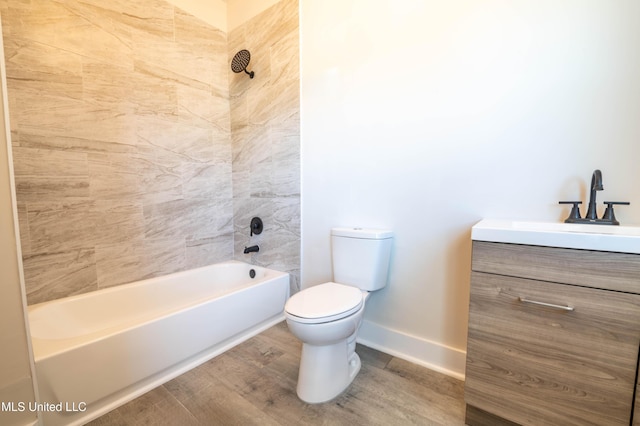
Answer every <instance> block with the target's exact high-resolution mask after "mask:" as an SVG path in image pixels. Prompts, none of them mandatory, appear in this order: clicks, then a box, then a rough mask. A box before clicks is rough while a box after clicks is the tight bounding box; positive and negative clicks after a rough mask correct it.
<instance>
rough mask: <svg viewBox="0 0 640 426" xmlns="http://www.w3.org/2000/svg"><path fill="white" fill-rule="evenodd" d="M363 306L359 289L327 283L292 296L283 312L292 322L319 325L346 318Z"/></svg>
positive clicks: (362, 297) (362, 298)
mask: <svg viewBox="0 0 640 426" xmlns="http://www.w3.org/2000/svg"><path fill="white" fill-rule="evenodd" d="M363 305H364V296H363V294H362V290H360V289H359V288H356V287H351V286H348V285H344V284H338V283H334V282H328V283H324V284H320V285H317V286H313V287H310V288H308V289H306V290H302V291H301V292H299V293H297V294H294V295H293V296H291V298H289V300H288V301H287V304H286V305H285V307H284V310H285V314H286V315H287V317H289V318H290V319H291V320H293V321H297V322H300V323H307V324H320V323H325V322H331V321H336V320H339V319H341V318H345V317H348V316H349V315H352V314H353V313H355V312H357V311H358V310H359V309H360V308H362V306H363Z"/></svg>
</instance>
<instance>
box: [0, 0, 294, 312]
mask: <svg viewBox="0 0 640 426" xmlns="http://www.w3.org/2000/svg"><path fill="white" fill-rule="evenodd" d="M0 12H1V18H2V24H3V34H4V45H5V54H6V60H7V61H6V62H7V74H8V79H7V82H8V97H9V104H10V110H9V111H10V118H11V124H12V128H11V130H12V137H13V141H12V142H13V144H14V147H15V148H14V163H15V164H14V167H15V171H16V185H17V194H18V214H19V223H20V229H21V238H22V247H23V252H24V257H25V270H28V273H26V276H27V288H28V302H29V303H36V302H39V301H44V300H50V299H54V298H58V297H64V296H67V295H70V294H77V293H81V292H86V291H92V290H95V289H96V288H98V287H106V286H112V285H117V284H122V283H125V282H131V281H135V280H138V279H141V278H147V277H152V276H157V275H161V274H166V273H170V272H175V271H179V270H182V269H185V268H191V267H196V266H202V265H205V264H208V263H212V262H218V261H222V260H227V259H229V258H231V257H233V256H234V240H236V241H235V252H236V253H237V252H238V250H241V249H243V248H244V246H242V244H244V243H247V244H249V243H250V242H251V241H249V238H248V223H249V222H248V221H249V220H250V219H251V217H253V216H254V215H263V216H264V217H263V219H265V221H266V222H265V223H266V224H267V227H266V229H267V230H268V232H265V235H264V236H263V237H261V238H264V244H265V247H266V248H268V250H266V251H262V252H261V253H259V254H258V255H256V256H251V257H245V256H240V257H241V258H242V259H243V260H250V259H252V260H253V261H255V262H256V263H257V264H262V265H265V266H269V264H271V265H277V266H278V267H281V268H282V269H284V270H288V271H292V272H293V273H294V274H297V273H298V272H296V271H299V248H298V249H296V248H295V247H298V246H299V217H298V219H297V220H296V218H295V217H293V216H289V217H288V218H286V219H276V218H275V217H274V214H276V213H274V202H275V203H276V204H275V205H278V206H281V204H282V202H281V201H274V200H275V199H276V198H277V199H278V200H279V199H280V198H279V197H282V196H284V197H286V199H287V201H286V204H287V208H286V209H285V210H286V211H287V212H295V211H296V208H295V206H296V205H298V206H299V167H300V165H299V118H298V115H297V111H298V109H299V106H298V103H299V101H298V97H299V94H298V91H297V89H296V87H297V85H298V79H299V77H298V74H299V73H298V70H297V68H298V53H297V51H298V49H299V48H298V36H297V33H298V27H297V22H298V16H297V1H294V0H283V1H282V2H280V3H278V4H276V5H274V6H273V7H272V8H270V9H268V10H266V11H264V12H263V13H262V14H260V15H258V16H256V17H255V18H254V19H253V20H251V21H250V22H247V24H246V25H244V26H242V27H241V28H238V29H236V30H234V31H233V32H232V34H231V35H230V36H228V35H227V34H225V33H224V32H223V31H220V30H219V29H217V28H214V27H212V26H210V25H208V24H206V23H204V22H203V21H201V20H199V19H197V18H196V17H194V16H191V15H189V14H188V13H185V12H184V11H182V10H180V9H177V8H175V7H173V6H172V5H170V4H169V3H167V2H164V1H162V0H142V1H138V2H131V1H128V0H113V1H109V2H104V1H102V0H83V1H82V2H78V1H74V0H39V1H37V2H30V1H24V2H22V1H19V2H13V1H12V2H7V1H6V0H2V1H0ZM241 48H248V49H250V50H251V53H252V60H251V64H250V66H249V68H250V69H253V68H255V71H256V78H255V79H249V78H248V76H247V75H246V74H244V73H242V74H234V73H233V72H232V71H231V70H230V65H229V64H230V60H231V57H232V56H233V54H235V52H236V51H237V50H240V49H241ZM275 211H277V212H279V213H278V214H279V215H280V216H281V215H282V207H278V208H275ZM291 214H293V213H291ZM274 220H277V221H281V220H285V221H286V222H287V224H286V226H285V225H284V224H282V223H276V222H274ZM245 222H246V223H245ZM245 231H246V232H245ZM244 234H247V236H246V237H245V236H244ZM259 241H260V242H261V243H262V242H263V240H262V239H260V240H259ZM296 241H297V242H296ZM240 252H241V251H240ZM236 256H237V255H236ZM283 256H284V257H283Z"/></svg>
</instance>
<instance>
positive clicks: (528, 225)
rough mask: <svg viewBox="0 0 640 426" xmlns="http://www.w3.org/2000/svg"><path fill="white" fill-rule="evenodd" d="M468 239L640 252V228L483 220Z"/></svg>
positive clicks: (472, 229) (473, 229) (472, 230)
mask: <svg viewBox="0 0 640 426" xmlns="http://www.w3.org/2000/svg"><path fill="white" fill-rule="evenodd" d="M471 239H472V240H475V241H490V242H497V243H512V244H528V245H534V246H548V247H562V248H574V249H585V250H597V251H614V252H620V253H635V254H640V227H637V226H612V225H583V224H575V223H557V222H528V221H515V220H492V219H483V220H481V221H480V222H478V223H477V224H475V225H474V226H473V228H471Z"/></svg>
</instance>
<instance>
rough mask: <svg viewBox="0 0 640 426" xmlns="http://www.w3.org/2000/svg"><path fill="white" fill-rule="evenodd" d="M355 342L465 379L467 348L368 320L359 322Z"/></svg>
mask: <svg viewBox="0 0 640 426" xmlns="http://www.w3.org/2000/svg"><path fill="white" fill-rule="evenodd" d="M357 341H358V343H361V344H363V345H365V346H368V347H370V348H373V349H376V350H379V351H381V352H384V353H387V354H389V355H393V356H395V357H398V358H401V359H404V360H406V361H409V362H413V363H414V364H418V365H421V366H423V367H426V368H429V369H431V370H434V371H437V372H439V373H443V374H446V375H448V376H451V377H455V378H456V379H459V380H464V369H465V362H466V356H467V353H466V351H463V350H460V349H455V348H451V347H448V346H445V345H442V344H440V343H437V342H432V341H430V340H426V339H423V338H421V337H417V336H412V335H410V334H407V333H404V332H402V331H398V330H393V329H391V328H387V327H384V326H382V325H380V324H376V323H374V322H371V321H367V320H364V321H362V326H361V328H360V331H359V332H358V339H357Z"/></svg>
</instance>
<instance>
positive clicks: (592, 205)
mask: <svg viewBox="0 0 640 426" xmlns="http://www.w3.org/2000/svg"><path fill="white" fill-rule="evenodd" d="M603 189H604V187H603V186H602V172H601V171H600V170H595V171H594V172H593V175H591V194H590V196H589V206H588V208H587V214H586V216H585V217H584V218H583V217H580V207H578V206H579V205H580V204H582V201H560V204H573V207H572V208H571V213H569V217H568V218H567V219H565V223H590V224H594V225H620V222H618V221H617V220H616V216H615V214H614V212H613V206H614V205H616V204H618V205H627V206H628V205H629V204H630V203H629V202H628V201H605V202H604V204H606V205H607V208H606V209H605V211H604V215H603V216H602V218H600V219H598V211H597V206H596V193H597V191H602V190H603Z"/></svg>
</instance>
